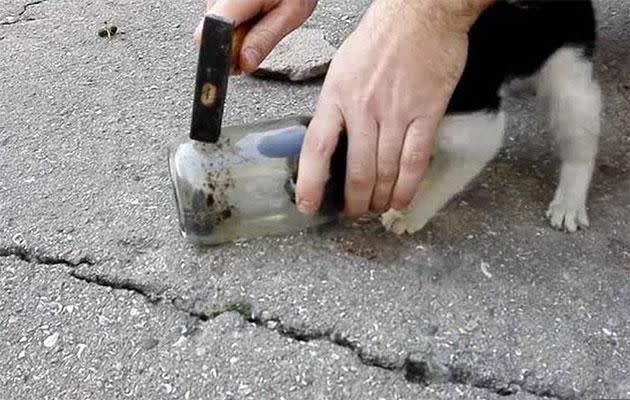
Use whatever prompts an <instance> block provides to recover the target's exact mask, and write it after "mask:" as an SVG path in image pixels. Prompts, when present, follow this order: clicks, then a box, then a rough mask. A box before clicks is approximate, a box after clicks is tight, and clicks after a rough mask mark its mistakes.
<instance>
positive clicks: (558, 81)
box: [539, 48, 602, 232]
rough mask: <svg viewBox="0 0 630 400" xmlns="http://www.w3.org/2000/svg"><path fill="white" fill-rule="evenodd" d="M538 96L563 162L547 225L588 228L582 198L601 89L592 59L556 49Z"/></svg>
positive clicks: (589, 174)
mask: <svg viewBox="0 0 630 400" xmlns="http://www.w3.org/2000/svg"><path fill="white" fill-rule="evenodd" d="M540 79H541V80H540V83H539V87H540V93H539V95H540V97H541V99H542V100H543V101H544V105H545V106H546V107H547V108H548V110H549V127H550V131H551V132H552V134H553V136H554V139H555V143H556V146H557V150H558V155H559V156H560V159H561V161H562V164H561V167H560V180H559V183H558V186H557V188H556V193H555V195H554V198H553V201H552V202H551V204H550V205H549V208H548V210H547V213H546V214H547V217H548V218H549V219H550V222H551V225H552V226H554V227H556V228H560V229H566V230H567V231H569V232H575V231H576V230H577V229H578V228H579V227H586V226H588V225H589V220H588V215H587V212H586V199H587V195H588V189H589V186H590V183H591V177H592V174H593V168H594V165H595V158H596V155H597V148H598V140H599V133H600V111H601V107H602V106H601V90H600V87H599V85H598V84H597V82H596V81H595V79H594V78H593V65H592V62H591V60H589V59H588V58H586V57H584V56H583V55H582V51H581V50H579V49H571V48H564V49H561V50H558V51H557V52H556V53H555V54H554V55H553V56H552V57H551V58H550V59H549V61H547V63H546V64H545V66H544V67H543V69H542V71H541V74H540Z"/></svg>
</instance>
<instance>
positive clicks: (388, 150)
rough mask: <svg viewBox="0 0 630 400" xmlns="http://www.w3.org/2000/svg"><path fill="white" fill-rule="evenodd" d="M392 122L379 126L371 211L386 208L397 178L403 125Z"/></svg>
mask: <svg viewBox="0 0 630 400" xmlns="http://www.w3.org/2000/svg"><path fill="white" fill-rule="evenodd" d="M392 122H393V123H392ZM392 122H384V123H383V125H382V126H381V127H380V128H379V134H378V150H377V163H376V184H375V186H374V193H373V195H372V203H371V205H370V210H371V211H373V212H383V211H385V210H386V209H387V207H388V206H389V203H390V199H391V194H392V190H393V188H394V185H395V184H396V180H397V179H398V170H399V163H400V153H401V151H402V146H403V140H404V137H405V127H404V126H401V125H399V123H397V122H396V121H392Z"/></svg>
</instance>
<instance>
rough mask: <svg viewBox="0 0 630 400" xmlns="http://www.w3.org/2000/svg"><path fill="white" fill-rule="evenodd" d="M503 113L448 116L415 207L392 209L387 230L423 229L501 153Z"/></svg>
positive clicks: (386, 219)
mask: <svg viewBox="0 0 630 400" xmlns="http://www.w3.org/2000/svg"><path fill="white" fill-rule="evenodd" d="M504 126H505V116H504V114H503V113H502V112H477V113H471V114H462V115H454V116H447V117H445V118H444V120H443V121H442V124H441V126H440V128H439V131H438V137H437V143H436V148H435V151H434V158H433V160H432V161H431V163H430V164H429V168H428V170H427V173H426V175H425V178H424V180H423V181H422V183H421V185H420V189H419V191H418V194H417V195H416V198H415V199H414V201H413V202H412V204H411V205H410V206H409V207H408V208H407V209H405V210H402V211H397V210H393V209H392V210H389V211H387V212H386V213H384V214H383V215H382V217H381V221H382V223H383V225H384V226H385V228H386V229H388V230H390V231H393V232H395V233H397V234H402V233H405V232H407V233H413V232H416V231H418V230H420V229H422V227H423V226H424V225H425V224H426V223H427V222H428V221H429V220H430V219H431V218H432V217H433V216H434V215H435V214H436V213H437V212H438V211H439V210H440V209H441V208H442V207H444V205H446V203H447V202H448V201H449V200H450V199H451V198H452V197H453V196H454V195H455V194H457V193H458V192H459V191H461V190H462V189H464V187H465V186H466V184H467V183H468V182H470V181H471V180H472V179H473V178H475V177H476V176H477V175H478V174H479V172H481V170H482V169H483V168H484V166H485V165H486V164H487V163H488V161H490V160H491V159H492V158H494V156H495V155H496V154H497V152H498V150H499V149H500V147H501V144H502V142H503V131H504Z"/></svg>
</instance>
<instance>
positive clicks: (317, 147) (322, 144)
mask: <svg viewBox="0 0 630 400" xmlns="http://www.w3.org/2000/svg"><path fill="white" fill-rule="evenodd" d="M336 146H337V138H336V137H334V136H330V135H318V134H317V133H313V134H311V135H306V137H305V138H304V147H305V148H306V151H308V152H312V153H315V154H317V155H318V156H320V157H327V158H328V157H330V156H332V154H333V152H334V151H335V147H336Z"/></svg>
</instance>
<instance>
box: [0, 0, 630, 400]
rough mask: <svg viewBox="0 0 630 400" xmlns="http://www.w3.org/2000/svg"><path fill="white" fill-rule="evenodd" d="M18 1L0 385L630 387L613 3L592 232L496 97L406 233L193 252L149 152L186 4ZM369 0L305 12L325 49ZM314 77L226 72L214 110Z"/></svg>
mask: <svg viewBox="0 0 630 400" xmlns="http://www.w3.org/2000/svg"><path fill="white" fill-rule="evenodd" d="M25 1H26V0H3V1H2V2H1V3H0V24H1V25H0V199H1V202H0V288H1V289H0V322H1V324H2V325H1V326H2V329H0V343H1V345H0V399H3V400H4V399H7V400H8V399H87V398H90V399H113V398H132V399H202V398H204V399H205V398H212V399H246V398H252V399H411V398H418V399H419V398H422V399H498V398H499V397H503V396H508V395H509V396H511V397H512V398H514V399H519V400H521V399H536V398H540V397H545V398H554V399H593V398H630V225H629V222H630V179H629V176H630V56H629V54H630V3H629V2H628V1H627V0H599V2H598V14H599V20H600V22H601V28H600V35H601V37H600V48H599V50H598V55H597V57H598V64H597V74H598V76H599V77H600V79H601V82H602V85H603V88H604V93H605V105H606V107H605V111H604V119H603V121H604V126H603V128H604V130H603V135H602V142H601V143H602V145H601V152H600V155H599V159H598V166H597V171H596V174H595V177H594V185H593V189H592V192H591V196H590V217H591V223H592V227H591V228H590V229H588V230H585V231H580V232H578V233H576V234H574V235H567V234H565V233H562V232H558V231H555V230H553V229H551V228H550V227H549V226H548V224H547V222H546V221H545V219H544V215H543V214H544V213H543V211H544V209H545V207H546V205H547V203H548V202H549V201H550V199H551V196H552V190H553V185H554V183H555V181H556V172H557V160H556V158H555V157H554V155H553V153H552V151H551V149H550V147H551V146H550V141H549V138H548V136H547V135H543V134H542V133H543V132H542V131H543V130H544V129H543V127H542V125H541V123H540V121H539V118H538V117H537V116H536V115H535V114H534V112H533V106H532V104H531V101H529V100H527V99H525V100H516V99H512V100H510V102H509V109H510V110H511V111H512V113H511V116H510V127H509V132H508V140H507V143H506V144H507V145H506V148H505V149H504V150H503V151H502V153H501V154H500V156H499V157H498V158H497V160H495V161H494V162H493V163H492V164H491V165H490V166H489V167H488V168H487V169H486V170H485V171H484V173H483V174H482V176H481V177H480V178H479V180H478V181H477V182H476V183H475V185H473V186H471V188H470V189H469V190H467V191H466V192H465V193H464V194H462V195H461V196H459V197H458V198H457V199H456V200H455V201H453V202H452V204H450V205H449V206H448V207H447V208H446V209H445V210H444V211H443V212H441V213H440V215H439V216H438V217H437V218H436V219H435V220H434V221H433V222H432V223H431V224H430V225H429V226H428V227H427V229H425V230H424V231H423V232H421V233H418V234H416V235H413V236H409V237H402V238H399V237H394V236H392V235H390V234H387V233H385V232H383V229H382V228H381V227H380V226H379V224H378V223H376V222H355V223H348V224H345V225H343V226H338V227H328V228H326V229H323V230H321V231H320V232H314V233H308V234H306V233H303V234H296V235H291V236H281V237H272V238H263V239H258V240H253V241H249V242H246V243H240V244H232V245H227V246H223V247H220V248H214V249H205V250H204V249H202V250H199V249H195V248H193V247H192V246H190V245H189V244H188V243H186V242H185V241H184V240H183V239H182V238H181V237H180V236H179V233H178V231H177V220H176V215H175V212H174V207H173V203H172V197H171V187H170V182H169V178H168V172H167V168H166V148H167V145H168V144H169V143H170V142H171V141H172V140H173V139H174V138H175V137H177V136H178V135H182V134H186V132H187V130H188V125H189V120H190V105H191V99H192V89H193V82H194V70H195V62H196V53H195V51H194V48H193V46H192V43H191V32H192V30H193V28H194V26H195V25H196V23H197V21H198V20H199V17H200V15H201V12H202V4H201V3H202V1H201V0H199V1H197V0H182V1H177V2H175V1H166V0H159V1H152V2H146V1H139V0H118V1H112V0H103V1H94V2H91V1H90V2H87V1H82V2H78V1H71V0H43V1H41V0H40V1H37V2H32V3H30V4H31V5H29V6H27V7H24V4H25ZM367 3H368V2H367V1H366V0H360V1H353V2H342V1H340V0H320V5H319V6H318V9H317V11H316V15H315V16H314V17H313V18H312V19H311V20H310V21H309V25H310V26H314V27H320V28H322V29H324V30H325V32H326V36H327V38H328V40H330V41H331V42H332V43H333V44H334V45H335V46H338V45H339V43H340V42H341V40H342V39H343V37H344V36H345V35H346V34H347V33H348V32H349V31H350V29H351V28H352V25H353V24H354V23H355V22H356V21H357V18H358V17H359V16H360V14H361V13H362V11H363V10H364V9H365V7H366V5H367ZM104 21H108V22H111V23H115V24H116V25H117V26H118V27H119V28H120V30H122V31H124V34H123V35H116V36H115V37H113V38H112V39H111V40H110V39H106V38H105V39H104V38H100V37H98V36H97V35H96V31H97V29H98V28H99V26H100V25H101V24H102V23H103V22H104ZM319 84H320V82H314V83H309V84H288V83H282V82H272V81H265V80H261V79H254V78H242V79H236V80H234V81H233V82H232V83H231V86H230V98H229V100H228V104H227V106H226V107H227V110H226V123H228V124H232V123H243V122H250V121H254V120H257V119H266V118H273V117H277V116H282V115H286V114H293V113H302V112H309V111H312V109H313V105H314V102H315V100H316V98H317V94H318V89H319ZM274 249H277V250H280V252H274V251H272V250H274ZM482 266H483V267H482Z"/></svg>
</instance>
